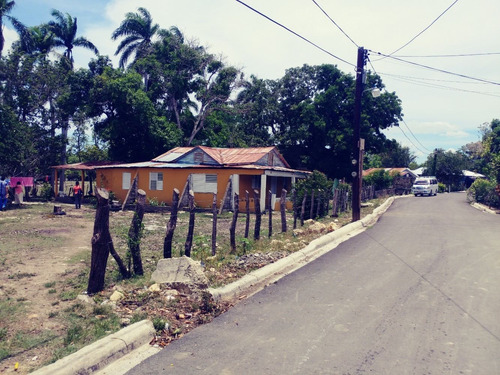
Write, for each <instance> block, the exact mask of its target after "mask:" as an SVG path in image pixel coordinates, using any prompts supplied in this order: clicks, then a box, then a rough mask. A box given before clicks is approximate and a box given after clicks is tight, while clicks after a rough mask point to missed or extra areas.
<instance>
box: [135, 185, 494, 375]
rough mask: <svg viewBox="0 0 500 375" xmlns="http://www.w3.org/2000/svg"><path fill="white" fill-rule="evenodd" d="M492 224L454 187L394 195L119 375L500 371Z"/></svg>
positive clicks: (420, 374) (488, 373)
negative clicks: (371, 215) (317, 250)
mask: <svg viewBox="0 0 500 375" xmlns="http://www.w3.org/2000/svg"><path fill="white" fill-rule="evenodd" d="M499 229H500V218H499V217H498V216H496V215H491V214H487V213H482V212H480V211H477V210H475V209H474V208H472V207H470V206H469V205H467V204H466V202H465V194H463V193H455V194H444V195H438V196H437V197H423V198H422V197H419V198H414V197H409V198H403V199H397V200H396V201H395V202H394V204H393V205H392V207H391V208H390V209H389V211H387V212H386V213H385V215H384V216H383V217H382V218H381V219H380V221H379V222H378V223H377V224H376V225H375V226H374V227H372V228H369V229H367V230H366V231H365V232H363V233H362V234H360V235H358V236H356V237H354V238H352V239H350V240H348V241H346V242H344V243H342V244H341V245H340V246H339V247H337V248H336V249H335V250H333V251H331V252H330V253H328V254H326V255H325V256H323V257H321V258H318V259H317V260H316V261H314V262H312V263H310V264H308V265H307V266H305V267H303V268H301V269H300V270H299V271H297V272H295V273H293V274H291V275H289V276H287V277H285V278H283V279H282V280H280V281H279V282H277V283H276V284H274V285H272V286H270V287H268V288H266V289H264V290H263V291H261V292H259V293H257V294H256V295H254V296H253V297H251V298H249V299H247V300H246V301H244V302H241V303H239V304H238V305H237V306H235V307H234V308H233V309H231V310H230V311H229V312H227V313H226V314H224V315H222V316H220V317H219V318H217V319H215V320H214V321H213V322H212V323H211V324H208V325H206V326H202V327H199V328H197V329H196V330H194V331H192V332H191V333H189V334H188V335H186V336H185V337H184V338H183V339H181V340H179V341H176V342H174V343H173V344H171V345H170V346H169V347H167V348H166V349H164V350H163V351H161V352H160V353H158V354H157V355H155V356H153V357H151V358H149V359H148V360H147V361H145V362H144V363H142V364H141V365H139V366H138V367H136V368H134V369H132V370H131V371H129V372H128V374H130V375H132V374H141V375H145V374H182V375H186V374H223V375H233V374H234V375H244V374H273V375H276V374H397V375H402V374H418V375H423V374H436V375H438V374H439V375H441V374H474V375H494V374H500V287H499V285H500V246H499V240H500V236H499V232H500V230H499Z"/></svg>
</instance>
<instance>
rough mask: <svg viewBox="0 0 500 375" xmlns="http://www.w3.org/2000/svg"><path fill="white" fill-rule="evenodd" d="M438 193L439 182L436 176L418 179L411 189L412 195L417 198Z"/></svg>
mask: <svg viewBox="0 0 500 375" xmlns="http://www.w3.org/2000/svg"><path fill="white" fill-rule="evenodd" d="M437 192H438V182H437V179H436V177H434V176H422V177H417V179H416V180H415V182H414V183H413V186H412V187H411V193H412V194H414V195H415V196H418V195H422V196H423V195H429V196H431V195H436V194H437Z"/></svg>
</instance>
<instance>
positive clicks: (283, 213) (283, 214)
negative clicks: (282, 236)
mask: <svg viewBox="0 0 500 375" xmlns="http://www.w3.org/2000/svg"><path fill="white" fill-rule="evenodd" d="M280 212H281V232H282V233H285V232H286V190H285V189H281V198H280Z"/></svg>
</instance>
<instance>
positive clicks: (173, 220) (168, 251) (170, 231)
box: [163, 189, 179, 258]
mask: <svg viewBox="0 0 500 375" xmlns="http://www.w3.org/2000/svg"><path fill="white" fill-rule="evenodd" d="M178 205H179V190H177V189H174V192H173V194H172V212H171V213H170V220H169V221H168V223H167V231H166V233H165V240H164V241H163V257H164V258H172V239H173V238H174V231H175V226H176V225H177V210H178Z"/></svg>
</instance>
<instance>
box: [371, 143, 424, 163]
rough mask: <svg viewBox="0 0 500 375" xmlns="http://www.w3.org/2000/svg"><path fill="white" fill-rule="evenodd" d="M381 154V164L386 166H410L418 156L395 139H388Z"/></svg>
mask: <svg viewBox="0 0 500 375" xmlns="http://www.w3.org/2000/svg"><path fill="white" fill-rule="evenodd" d="M379 155H380V159H381V160H380V162H381V163H380V164H381V165H380V166H381V167H384V168H398V167H409V166H410V164H411V163H412V162H414V161H415V159H416V158H417V157H416V156H415V154H413V153H412V152H411V151H410V148H409V147H407V146H402V145H401V144H400V143H399V142H398V141H396V140H395V139H392V140H387V141H386V142H385V145H384V146H383V151H382V152H381V153H380V154H379Z"/></svg>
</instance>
